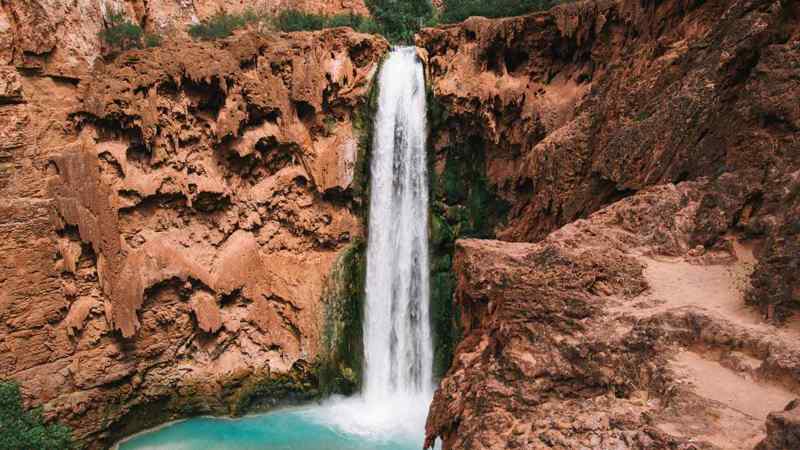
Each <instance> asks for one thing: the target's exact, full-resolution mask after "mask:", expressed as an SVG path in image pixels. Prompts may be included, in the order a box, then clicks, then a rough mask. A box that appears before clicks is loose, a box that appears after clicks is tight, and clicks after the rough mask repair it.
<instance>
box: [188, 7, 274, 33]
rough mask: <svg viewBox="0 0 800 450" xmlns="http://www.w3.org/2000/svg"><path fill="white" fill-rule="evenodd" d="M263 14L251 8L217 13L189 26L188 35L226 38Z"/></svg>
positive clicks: (260, 18)
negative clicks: (230, 12) (232, 12)
mask: <svg viewBox="0 0 800 450" xmlns="http://www.w3.org/2000/svg"><path fill="white" fill-rule="evenodd" d="M262 18H263V16H262V15H261V14H258V13H257V12H255V11H254V10H252V9H247V10H245V11H244V12H242V13H239V14H228V13H223V12H221V13H218V14H216V15H214V16H212V17H211V18H209V19H207V20H204V21H203V22H200V23H196V24H193V25H190V26H189V29H188V32H189V36H191V37H193V38H194V39H201V40H206V41H210V40H214V39H222V38H226V37H228V36H230V35H232V34H233V32H234V31H235V30H238V29H239V28H244V27H245V26H247V25H250V24H254V23H258V22H260V21H261V20H262Z"/></svg>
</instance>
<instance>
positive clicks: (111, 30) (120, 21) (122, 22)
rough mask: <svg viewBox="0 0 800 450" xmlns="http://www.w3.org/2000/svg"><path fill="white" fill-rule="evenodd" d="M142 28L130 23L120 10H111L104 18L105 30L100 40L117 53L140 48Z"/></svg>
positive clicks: (101, 33)
mask: <svg viewBox="0 0 800 450" xmlns="http://www.w3.org/2000/svg"><path fill="white" fill-rule="evenodd" d="M143 34H144V31H142V27H140V26H139V25H137V24H135V23H133V22H131V21H130V20H129V19H128V18H126V17H125V14H124V13H123V12H122V11H121V10H112V11H111V12H109V13H108V15H107V16H106V29H104V30H102V31H101V32H100V38H101V39H103V41H105V43H106V44H108V45H109V46H110V47H111V48H112V49H114V50H117V51H124V50H130V49H132V48H140V47H141V46H142V35H143Z"/></svg>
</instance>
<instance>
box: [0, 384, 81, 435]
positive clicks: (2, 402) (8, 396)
mask: <svg viewBox="0 0 800 450" xmlns="http://www.w3.org/2000/svg"><path fill="white" fill-rule="evenodd" d="M28 448H29V449H37V450H51V449H52V450H66V449H71V448H75V446H74V444H73V442H72V436H71V432H70V429H69V428H67V427H65V426H63V425H59V424H49V425H45V423H44V419H43V418H42V410H41V409H40V408H35V409H31V410H27V411H26V410H25V408H24V407H23V406H22V396H21V395H20V391H19V386H18V385H17V384H16V383H14V382H6V381H0V450H19V449H28Z"/></svg>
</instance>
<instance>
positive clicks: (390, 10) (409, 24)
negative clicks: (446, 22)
mask: <svg viewBox="0 0 800 450" xmlns="http://www.w3.org/2000/svg"><path fill="white" fill-rule="evenodd" d="M367 7H368V8H369V11H370V13H371V14H372V17H374V18H375V21H376V22H377V23H378V25H379V26H380V29H381V31H382V34H383V35H384V36H385V37H386V38H387V39H389V40H390V41H392V42H399V43H411V42H412V41H413V40H414V33H416V32H417V31H419V29H420V27H422V26H426V25H428V26H429V25H433V24H434V10H433V6H431V2H430V0H367Z"/></svg>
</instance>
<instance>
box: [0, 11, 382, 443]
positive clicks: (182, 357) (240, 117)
mask: <svg viewBox="0 0 800 450" xmlns="http://www.w3.org/2000/svg"><path fill="white" fill-rule="evenodd" d="M150 3H152V2H150ZM4 5H5V4H4ZM12 6H13V7H21V6H19V4H18V3H13V4H12ZM4 7H5V6H4ZM37 33H38V32H37ZM50 34H52V33H49V34H48V33H45V34H41V33H38V34H32V35H37V36H40V37H41V36H44V35H50ZM47 45H50V44H47ZM47 45H45V44H42V46H43V47H41V48H45V47H47ZM57 45H61V43H58V44H57ZM47 48H49V47H47ZM56 48H61V47H58V46H56ZM387 50H388V45H387V43H386V42H385V41H384V40H383V39H382V38H380V37H376V36H371V35H364V34H357V33H353V32H352V31H349V30H346V29H336V30H328V31H324V32H316V33H295V34H283V35H274V36H269V37H264V36H260V35H257V34H255V33H243V34H240V35H237V36H236V37H233V38H230V39H228V40H225V41H218V42H215V43H194V42H190V41H176V42H168V43H166V44H165V45H164V46H163V47H162V48H157V49H151V50H146V51H133V52H128V53H125V54H123V55H121V56H120V57H118V58H117V59H116V60H115V61H114V62H112V63H109V64H102V65H99V66H98V67H96V68H95V69H94V71H92V72H91V74H89V75H86V76H85V77H82V78H81V79H80V80H76V79H73V78H71V77H72V76H76V75H74V74H73V75H70V78H63V77H60V76H55V74H53V73H51V72H49V71H48V70H47V69H44V71H43V72H29V71H27V69H25V68H24V67H22V68H18V69H19V70H17V69H15V68H11V67H7V68H5V69H3V71H2V72H0V168H2V172H0V191H1V192H2V194H1V195H2V199H3V202H2V206H0V210H1V211H2V218H3V219H2V224H0V226H1V227H2V228H0V229H1V230H2V236H3V239H2V244H0V254H2V255H3V258H2V260H3V263H2V264H1V265H0V282H2V289H0V350H1V351H0V378H13V379H16V380H19V381H20V382H21V383H22V386H23V391H24V394H25V396H26V398H27V399H28V400H31V401H32V403H35V404H44V406H45V410H46V412H47V414H48V415H49V416H51V417H56V418H58V419H59V420H61V421H63V422H64V423H66V424H68V425H70V426H72V427H73V428H74V429H75V437H76V438H78V439H80V440H82V441H84V442H87V443H90V444H91V445H92V446H97V447H101V446H103V445H107V444H108V443H109V440H110V439H113V438H115V437H118V436H119V435H122V434H126V433H130V432H133V431H135V430H136V429H140V428H142V427H144V426H148V425H153V424H155V423H157V422H158V421H163V420H166V419H168V418H169V417H175V416H180V415H186V414H197V413H203V412H215V413H220V412H221V413H231V412H232V413H238V412H241V411H242V410H244V408H246V406H247V404H249V402H250V401H251V399H250V394H251V393H253V392H260V393H262V394H263V393H264V392H267V393H269V392H272V391H270V390H273V389H274V390H276V392H277V390H282V391H281V394H280V395H276V396H274V397H275V398H273V399H271V400H270V401H274V400H280V399H281V398H282V397H291V396H293V395H305V394H307V392H302V391H303V390H304V389H306V388H309V389H310V388H312V386H310V385H308V384H305V383H307V381H308V379H307V378H308V377H313V374H312V373H311V369H310V366H311V364H313V363H314V362H315V361H316V360H317V358H318V357H319V356H320V351H321V348H320V345H321V342H322V338H321V333H322V325H323V324H322V319H323V316H324V311H323V309H324V304H323V302H322V301H321V300H322V296H323V292H324V290H325V286H326V284H327V282H328V281H327V279H328V275H329V273H330V272H331V269H332V268H333V267H334V264H335V262H336V260H337V257H338V255H339V254H340V253H341V252H342V251H343V250H345V249H346V248H348V247H349V246H350V245H351V242H353V241H354V240H356V239H357V238H358V237H359V236H361V235H362V233H363V229H362V223H361V221H360V220H359V218H358V217H357V211H358V210H359V209H360V205H361V199H360V197H359V196H358V192H360V190H359V189H360V187H359V185H358V183H360V180H361V179H363V178H359V174H358V173H357V167H356V166H357V159H358V156H359V151H360V150H359V139H360V136H361V135H362V132H363V131H364V130H363V127H364V123H363V121H362V118H361V117H360V115H361V113H362V108H363V107H364V105H365V103H366V100H367V94H368V92H369V89H370V83H371V80H372V77H373V76H374V74H375V73H376V71H377V67H378V63H379V61H380V59H381V58H382V56H383V54H384V53H385V52H386V51H387ZM26 54H27V53H26ZM56 54H58V53H57V52H56V53H53V55H56ZM51 56H52V55H51ZM48 61H51V62H52V61H54V60H50V59H48ZM362 156H363V155H362ZM276 377H278V378H276ZM280 377H284V378H280ZM281 383H283V384H281ZM286 386H290V387H289V388H286ZM304 386H305V387H304ZM298 390H299V392H296V391H298ZM287 391H288V392H287ZM267 397H270V396H269V395H267Z"/></svg>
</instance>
